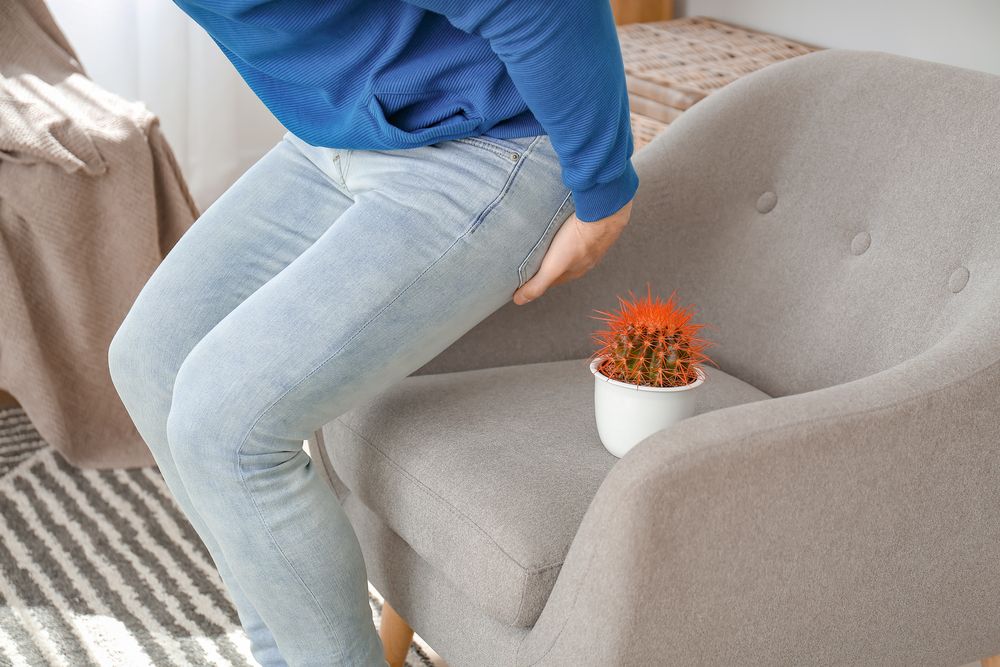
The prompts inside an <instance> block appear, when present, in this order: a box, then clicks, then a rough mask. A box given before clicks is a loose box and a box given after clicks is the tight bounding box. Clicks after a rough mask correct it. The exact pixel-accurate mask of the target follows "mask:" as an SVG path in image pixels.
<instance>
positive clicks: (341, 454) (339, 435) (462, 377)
mask: <svg viewBox="0 0 1000 667" xmlns="http://www.w3.org/2000/svg"><path fill="white" fill-rule="evenodd" d="M706 372H707V375H708V381H707V382H706V383H705V384H704V385H703V386H702V387H701V388H700V389H699V393H698V395H697V411H698V412H699V413H701V412H706V411H709V410H715V409H719V408H724V407H728V406H731V405H736V404H740V403H747V402H751V401H757V400H762V399H767V398H769V397H768V395H767V394H765V393H763V392H762V391H760V390H758V389H756V388H754V387H752V386H751V385H749V384H747V383H745V382H743V381H741V380H739V379H737V378H735V377H733V376H731V375H727V374H726V373H724V372H722V371H720V370H717V369H714V368H707V369H706ZM593 387H594V379H593V376H592V375H591V373H590V371H589V369H588V360H587V359H572V360H568V361H553V362H544V363H534V364H524V365H516V366H501V367H495V368H486V369H477V370H468V371H461V372H454V373H440V374H424V375H411V376H410V377H407V378H405V379H404V380H403V381H401V382H399V383H397V384H396V385H395V386H394V387H392V388H390V389H389V390H387V391H385V392H383V393H382V394H380V395H379V396H378V397H376V398H375V399H374V400H371V401H368V402H366V403H365V404H364V405H361V406H359V407H357V408H355V409H353V410H351V411H350V412H348V413H346V414H344V415H342V416H341V417H339V418H338V419H335V420H333V421H332V422H330V423H328V424H327V425H326V426H324V429H323V432H324V440H325V443H326V444H325V446H326V448H327V453H328V454H329V456H330V460H331V462H332V463H333V468H334V470H335V472H336V474H337V476H338V477H339V478H340V480H341V481H343V482H344V484H345V485H346V486H347V487H348V488H349V489H350V490H351V492H352V493H354V494H356V495H357V497H358V498H359V499H360V500H361V501H362V502H364V503H365V504H366V505H367V506H368V507H369V508H370V509H371V510H372V511H373V512H374V513H375V514H377V515H378V516H379V517H381V519H382V520H383V522H384V523H385V524H386V525H387V526H389V527H390V528H391V529H392V530H393V531H394V532H396V533H397V534H398V535H399V536H400V537H402V538H403V539H404V540H405V541H406V542H407V543H408V544H409V545H410V546H411V547H412V548H413V549H414V551H416V552H417V553H418V554H419V555H420V556H421V557H422V558H423V559H424V560H426V561H427V562H428V563H429V564H431V565H432V566H433V567H435V568H437V569H438V570H440V572H441V573H442V574H443V575H444V577H446V578H447V579H448V580H449V581H450V582H452V583H453V584H454V585H455V587H456V589H457V590H459V591H461V592H462V593H463V594H464V595H466V596H468V597H469V598H470V599H471V600H472V601H473V602H474V603H476V604H478V605H479V606H480V607H482V608H483V609H484V610H485V611H486V612H487V613H489V614H490V615H492V616H493V617H495V618H496V619H497V620H499V621H501V622H503V623H506V624H508V625H515V626H531V625H533V624H534V622H535V619H537V617H538V615H539V614H540V613H541V611H542V608H543V607H544V605H545V602H546V600H547V599H548V596H549V593H550V592H551V590H552V586H553V584H554V583H555V580H556V577H557V576H558V574H559V570H560V567H561V566H562V563H563V559H564V557H565V556H566V552H567V550H568V549H569V546H570V542H571V541H572V540H573V536H574V535H575V534H576V532H577V529H578V527H579V524H580V521H581V520H582V518H583V515H584V512H586V510H587V507H588V506H589V504H590V501H591V499H592V498H593V497H594V495H595V493H596V492H597V489H598V487H599V486H600V484H601V482H602V480H603V479H604V477H605V475H607V473H608V471H609V470H610V469H611V467H612V466H613V465H614V464H615V462H616V461H617V459H616V458H615V457H613V456H612V455H611V454H609V453H608V452H607V451H606V450H605V449H604V447H603V446H602V444H601V441H600V439H599V437H598V434H597V427H596V423H595V420H594V396H593V393H594V389H593Z"/></svg>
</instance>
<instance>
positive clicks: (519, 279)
mask: <svg viewBox="0 0 1000 667" xmlns="http://www.w3.org/2000/svg"><path fill="white" fill-rule="evenodd" d="M572 196H573V192H572V191H570V192H567V193H566V198H565V199H563V201H562V203H561V204H559V208H557V209H556V212H555V213H554V214H553V215H552V219H551V220H549V224H547V225H545V228H544V229H543V230H542V233H541V235H540V236H539V237H538V240H537V241H535V244H534V245H532V246H531V250H529V251H528V254H527V255H525V257H524V259H522V260H521V263H520V264H519V265H518V267H517V282H518V286H522V285H524V283H525V282H527V280H526V279H525V277H524V275H523V274H524V267H525V265H527V263H528V260H529V259H531V256H532V255H533V254H534V253H535V249H536V248H537V247H538V244H539V243H541V242H542V239H544V238H545V235H546V234H548V233H549V228H550V227H552V225H554V224H555V222H556V220H557V219H558V218H559V214H560V213H562V211H563V209H564V208H566V204H568V203H569V201H570V199H571V198H572Z"/></svg>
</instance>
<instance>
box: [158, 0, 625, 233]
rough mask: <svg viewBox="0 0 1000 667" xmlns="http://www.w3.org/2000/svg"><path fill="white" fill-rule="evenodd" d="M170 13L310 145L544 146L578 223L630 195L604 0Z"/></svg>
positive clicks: (361, 0) (238, 6)
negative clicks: (209, 43)
mask: <svg viewBox="0 0 1000 667" xmlns="http://www.w3.org/2000/svg"><path fill="white" fill-rule="evenodd" d="M174 1H175V2H176V4H177V5H178V6H179V7H180V8H181V9H182V10H183V11H185V12H186V13H187V14H188V15H190V16H191V17H192V18H193V19H194V20H195V21H197V22H198V23H199V24H200V25H201V26H202V27H203V28H205V30H206V31H207V32H208V33H209V35H211V36H212V38H213V39H214V40H215V42H216V43H217V44H218V45H219V47H220V48H221V49H222V51H223V52H224V53H225V54H226V56H227V57H228V58H229V59H230V60H231V61H232V63H233V64H234V65H235V67H236V69H237V70H238V71H239V73H240V75H241V76H242V77H243V78H244V79H245V80H246V82H247V84H249V86H250V87H251V88H252V89H253V91H254V92H255V93H256V94H257V96H258V97H259V98H260V99H261V100H262V101H263V102H264V104H265V105H267V107H268V109H270V110H271V112H272V113H273V114H274V115H275V117H276V118H277V119H278V120H279V121H280V122H281V123H282V124H283V125H284V126H285V127H286V128H287V129H288V130H290V131H291V132H292V133H294V134H295V135H296V136H298V137H300V138H301V139H303V140H305V141H306V142H308V143H310V144H313V145H316V146H328V147H337V148H355V149H393V148H411V147H415V146H422V145H426V144H433V143H437V142H440V141H445V140H447V139H454V138H458V137H466V136H470V135H479V134H485V135H488V136H492V137H498V138H513V137H524V136H530V135H535V134H547V135H549V139H550V141H551V142H552V147H553V149H554V150H555V151H556V153H557V155H558V156H559V162H560V165H561V167H562V180H563V183H564V184H565V185H566V187H567V188H569V189H570V190H571V191H572V196H573V203H574V204H575V207H576V215H577V217H578V218H579V219H580V220H583V221H587V222H590V221H594V220H598V219H600V218H603V217H606V216H608V215H610V214H611V213H614V212H615V211H617V210H618V209H620V208H621V207H622V206H624V205H625V204H627V203H628V202H629V200H631V199H632V197H633V195H634V194H635V191H636V189H637V188H638V186H639V177H638V176H637V175H636V172H635V169H634V168H633V166H632V161H631V157H632V151H633V143H632V130H631V125H630V123H629V106H628V93H627V92H626V89H625V72H624V66H623V64H622V56H621V50H620V47H619V44H618V34H617V31H616V29H615V24H614V19H613V16H612V13H611V9H610V5H609V3H608V0H270V1H267V0H174Z"/></svg>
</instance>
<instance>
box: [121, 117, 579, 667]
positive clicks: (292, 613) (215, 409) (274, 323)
mask: <svg viewBox="0 0 1000 667" xmlns="http://www.w3.org/2000/svg"><path fill="white" fill-rule="evenodd" d="M560 174H561V170H560V165H559V161H558V158H557V156H556V154H555V152H554V151H553V149H552V145H551V143H550V142H549V138H548V137H547V136H545V135H540V136H533V137H525V138H518V139H494V138H490V137H485V136H484V137H469V138H463V139H456V140H450V141H445V142H441V143H438V144H435V145H432V146H422V147H419V148H410V149H400V150H346V149H335V148H317V147H314V146H310V145H309V144H306V143H305V142H303V141H302V140H300V139H298V138H297V137H295V136H294V135H291V134H286V135H285V137H284V138H283V139H282V140H281V141H280V142H279V143H278V144H277V145H276V146H275V147H274V148H273V149H271V150H270V151H269V152H268V153H267V154H266V155H265V156H264V157H263V158H261V159H260V161H259V162H257V163H256V164H255V165H254V166H253V167H251V168H250V169H249V170H248V171H247V172H246V174H244V175H243V176H242V177H241V178H240V179H239V180H238V181H237V182H236V183H235V184H234V185H233V186H232V187H231V188H230V189H229V190H228V191H227V192H226V193H225V194H224V195H223V196H222V197H221V198H220V199H219V200H218V201H216V202H215V204H213V205H212V206H211V207H210V208H209V209H208V210H207V211H205V213H204V214H203V215H202V216H201V217H200V218H198V220H197V221H196V222H195V223H194V225H193V226H192V227H191V229H190V230H188V232H187V233H186V234H185V235H184V236H183V237H182V238H181V239H180V241H179V242H178V243H177V244H176V245H175V246H174V248H173V249H172V250H171V251H170V252H169V253H168V255H167V256H166V257H165V258H164V260H163V262H162V263H161V264H160V265H159V267H157V269H156V271H155V272H154V273H153V275H152V276H151V277H150V279H149V281H148V282H147V284H146V285H145V286H144V287H143V289H142V291H141V292H140V293H139V295H138V297H137V299H136V301H135V303H134V304H133V305H132V308H131V310H130V311H129V313H128V315H127V317H126V318H125V320H124V322H123V323H122V325H121V327H120V329H119V330H118V332H117V333H116V335H115V336H114V339H113V340H112V342H111V346H110V348H109V351H108V360H109V366H110V371H111V376H112V379H113V381H114V384H115V387H116V388H117V390H118V393H119V394H120V395H121V398H122V401H123V402H124V404H125V406H126V408H127V409H128V412H129V414H130V415H131V417H132V419H133V421H134V422H135V424H136V427H137V428H138V430H139V432H140V434H141V436H142V437H143V439H144V440H145V442H146V443H147V444H148V445H149V448H150V449H151V450H152V453H153V455H154V457H155V459H156V462H157V464H158V467H159V469H160V471H161V473H162V474H163V477H164V479H165V481H166V483H167V485H168V486H169V488H170V490H171V492H172V494H173V495H174V497H175V499H176V500H177V502H178V503H179V505H180V506H181V509H182V510H183V511H184V512H185V514H186V515H187V517H188V518H189V519H190V521H191V523H192V524H193V525H194V527H195V529H196V530H197V532H198V534H199V535H200V536H201V538H202V540H203V541H204V542H205V545H206V547H207V548H208V550H209V552H210V553H211V555H212V557H213V559H214V561H215V564H216V566H217V567H218V569H219V573H220V576H221V577H222V580H223V582H224V583H225V585H226V587H227V589H228V591H229V593H230V595H231V597H232V600H233V603H234V604H235V606H236V609H237V612H238V614H239V617H240V621H241V624H242V626H243V628H244V629H245V630H246V632H247V634H248V636H249V638H250V641H251V645H252V650H253V654H254V656H255V658H256V659H257V660H258V661H259V662H260V663H261V664H262V665H265V666H271V665H295V666H298V665H323V666H324V667H329V666H330V665H345V666H350V667H362V666H367V665H375V666H379V667H381V666H383V665H385V659H384V657H383V652H382V646H381V643H380V641H379V638H378V635H377V633H376V630H375V627H374V625H373V623H372V618H371V610H370V608H369V605H368V595H367V583H366V582H367V576H366V570H365V564H364V560H363V558H362V554H361V549H360V546H359V544H358V540H357V537H356V536H355V534H354V531H353V529H352V527H351V525H350V523H349V522H348V519H347V517H346V515H345V514H344V512H343V510H342V509H341V507H340V504H339V503H338V501H337V498H336V496H335V495H334V493H333V491H332V489H331V488H330V487H329V486H328V485H327V483H326V482H325V481H324V480H323V478H322V477H321V476H320V475H319V474H317V470H316V467H315V466H313V464H312V461H311V459H310V457H309V455H308V454H307V453H306V452H305V451H304V450H303V448H302V441H303V440H304V439H306V438H308V437H309V436H310V435H311V434H312V433H313V432H314V431H315V430H316V429H318V428H320V427H321V426H322V425H323V424H325V423H326V422H328V421H330V420H332V419H334V418H335V417H337V416H338V415H341V414H343V413H344V412H346V411H347V410H349V409H350V408H352V407H353V406H355V405H358V404H359V403H360V402H362V401H365V400H366V399H369V398H370V397H372V396H374V395H375V394H377V393H379V392H381V391H383V390H385V389H387V388H388V387H389V386H390V385H392V384H393V383H395V382H397V381H399V380H400V379H402V378H404V377H406V376H407V375H409V374H410V373H412V372H413V371H414V370H416V369H417V368H419V367H420V366H422V365H423V364H425V363H426V362H428V361H429V360H431V359H432V358H433V357H435V356H436V355H437V354H438V353H439V352H441V351H442V350H444V349H445V348H446V347H448V345H450V344H451V343H452V342H453V341H455V340H456V339H458V338H459V337H460V336H462V335H463V334H464V333H465V332H466V331H468V330H469V329H471V328H472V327H473V326H475V325H476V324H477V323H478V322H480V321H481V320H483V319H484V318H486V317H487V316H488V315H489V314H490V313H492V312H493V311H495V310H497V309H498V308H500V307H501V306H503V305H504V304H505V303H506V302H507V301H509V300H510V299H511V297H512V295H513V292H514V290H515V289H516V288H517V287H518V286H519V285H521V284H523V283H524V282H525V281H526V280H527V279H528V278H530V277H531V276H532V275H533V274H534V273H535V271H537V270H538V267H539V265H540V264H541V260H542V257H543V255H544V254H545V251H546V249H547V248H548V246H549V243H550V242H551V240H552V237H553V236H554V235H555V233H556V231H557V230H558V228H559V227H560V226H561V225H562V223H563V222H564V221H565V220H566V219H567V218H568V217H569V215H570V214H571V213H572V212H573V210H574V208H573V201H572V198H571V197H570V191H569V190H568V189H567V188H566V187H565V185H564V184H563V183H562V181H561V177H560ZM526 307H531V306H526Z"/></svg>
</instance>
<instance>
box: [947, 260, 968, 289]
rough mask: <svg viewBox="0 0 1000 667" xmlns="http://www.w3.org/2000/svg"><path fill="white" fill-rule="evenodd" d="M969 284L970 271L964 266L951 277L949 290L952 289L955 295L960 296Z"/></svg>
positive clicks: (953, 272)
mask: <svg viewBox="0 0 1000 667" xmlns="http://www.w3.org/2000/svg"><path fill="white" fill-rule="evenodd" d="M968 282H969V270H968V269H967V268H965V267H964V266H960V267H958V268H957V269H955V270H954V271H952V273H951V277H950V278H948V289H950V290H951V291H952V292H954V293H955V294H958V293H959V292H961V291H962V290H963V289H965V286H966V284H967V283H968Z"/></svg>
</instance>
